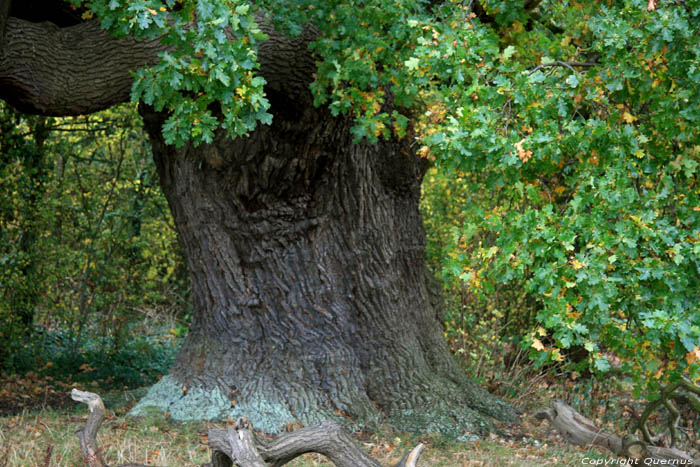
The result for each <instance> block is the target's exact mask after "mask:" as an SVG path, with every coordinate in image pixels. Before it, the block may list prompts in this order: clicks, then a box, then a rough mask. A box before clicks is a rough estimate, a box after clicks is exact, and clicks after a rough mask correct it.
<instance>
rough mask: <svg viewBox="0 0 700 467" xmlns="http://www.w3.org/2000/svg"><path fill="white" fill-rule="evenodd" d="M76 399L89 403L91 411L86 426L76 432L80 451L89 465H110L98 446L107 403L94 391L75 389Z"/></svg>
mask: <svg viewBox="0 0 700 467" xmlns="http://www.w3.org/2000/svg"><path fill="white" fill-rule="evenodd" d="M70 396H71V399H73V400H74V401H78V402H82V403H84V404H87V406H88V409H90V413H89V414H88V419H87V422H86V423H85V426H81V427H80V428H78V429H77V430H75V432H76V433H77V435H78V439H79V440H80V451H81V452H82V453H83V458H84V459H85V463H86V465H87V466H88V467H108V466H107V464H105V462H104V460H102V456H100V451H99V448H98V446H97V430H99V429H100V425H102V421H103V420H104V418H105V405H104V403H103V402H102V398H101V397H100V396H99V395H97V394H95V393H94V392H85V391H80V390H78V389H73V390H72V391H71V393H70ZM117 467H148V466H146V465H144V464H122V465H119V466H117Z"/></svg>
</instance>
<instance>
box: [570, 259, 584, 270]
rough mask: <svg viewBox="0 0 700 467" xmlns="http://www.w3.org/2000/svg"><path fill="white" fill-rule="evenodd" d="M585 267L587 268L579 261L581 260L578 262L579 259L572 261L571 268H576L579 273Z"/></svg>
mask: <svg viewBox="0 0 700 467" xmlns="http://www.w3.org/2000/svg"><path fill="white" fill-rule="evenodd" d="M584 266H585V264H583V263H582V262H581V261H579V260H577V259H575V260H573V261H571V267H572V268H574V269H575V270H577V271H578V270H579V269H581V268H582V267H584Z"/></svg>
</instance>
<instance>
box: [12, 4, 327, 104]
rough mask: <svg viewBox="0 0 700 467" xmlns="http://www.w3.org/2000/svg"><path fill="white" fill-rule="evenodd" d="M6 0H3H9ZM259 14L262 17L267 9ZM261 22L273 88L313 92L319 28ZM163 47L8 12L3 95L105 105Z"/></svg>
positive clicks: (93, 24)
mask: <svg viewBox="0 0 700 467" xmlns="http://www.w3.org/2000/svg"><path fill="white" fill-rule="evenodd" d="M2 1H3V3H2V5H3V6H4V5H5V3H6V1H7V0H2ZM0 19H1V18H0ZM258 19H259V20H261V21H262V16H259V17H258ZM0 27H2V24H0ZM261 29H263V30H264V31H265V32H266V33H267V34H268V35H269V37H270V39H269V40H267V41H265V42H263V43H262V44H260V47H259V51H258V55H259V58H260V64H261V74H262V75H263V76H264V77H265V79H266V80H267V81H268V86H267V87H266V89H267V91H268V93H270V92H273V93H274V92H277V93H279V94H284V95H286V98H287V99H288V98H290V97H291V98H293V99H298V98H299V97H300V96H302V95H303V96H304V97H305V98H307V99H310V93H309V91H308V85H309V83H311V80H312V74H313V71H314V70H315V64H314V60H313V56H312V55H311V53H310V52H309V50H308V47H307V46H308V44H309V42H310V41H311V40H313V39H314V38H315V37H316V35H317V31H316V30H315V29H314V28H311V27H307V28H306V29H305V30H304V32H303V33H302V34H301V35H300V36H298V37H296V38H294V39H291V40H290V39H287V38H286V37H285V36H284V35H282V34H278V33H275V32H274V31H273V30H272V26H271V25H270V24H263V25H262V26H261ZM161 50H165V49H164V46H163V45H161V44H160V40H159V39H153V40H150V41H139V42H137V41H134V40H131V39H116V38H114V37H112V36H110V35H109V34H108V33H107V32H105V31H103V30H102V29H101V28H100V26H99V24H98V22H97V21H87V22H84V23H80V24H77V25H75V26H69V27H64V28H59V27H57V26H56V25H54V24H52V23H49V22H44V23H31V22H28V21H24V20H21V19H18V18H15V17H9V18H8V19H7V27H6V34H5V38H4V41H2V37H0V99H3V100H5V101H7V102H8V103H9V104H10V105H12V106H13V107H15V108H17V109H19V110H21V111H23V112H27V113H32V114H41V115H55V116H63V115H81V114H87V113H91V112H96V111H99V110H103V109H106V108H108V107H111V106H113V105H115V104H119V103H121V102H126V101H128V100H129V98H130V91H131V85H132V82H133V78H132V76H131V72H132V71H135V70H137V69H138V68H141V67H143V66H148V65H150V64H154V63H155V62H156V61H157V60H158V57H157V53H158V52H159V51H161ZM272 100H273V104H274V100H275V99H272Z"/></svg>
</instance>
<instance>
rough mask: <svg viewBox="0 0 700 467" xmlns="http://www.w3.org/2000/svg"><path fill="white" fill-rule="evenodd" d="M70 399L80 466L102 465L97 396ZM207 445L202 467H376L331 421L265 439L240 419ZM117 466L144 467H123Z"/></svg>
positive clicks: (404, 465) (407, 459) (408, 463)
mask: <svg viewBox="0 0 700 467" xmlns="http://www.w3.org/2000/svg"><path fill="white" fill-rule="evenodd" d="M71 398H72V399H73V400H75V401H78V402H83V403H85V404H87V405H88V408H89V409H90V412H89V414H88V420H87V423H86V424H85V426H83V427H80V428H78V429H77V430H76V433H77V434H78V439H79V440H80V450H81V452H82V454H83V458H84V459H85V462H86V464H87V465H88V467H107V464H105V462H104V460H103V459H102V457H101V455H100V451H99V448H98V446H97V430H98V429H99V428H100V425H101V424H102V421H103V420H104V417H105V406H104V403H103V402H102V398H101V397H100V396H99V395H97V394H95V393H92V392H83V391H79V390H77V389H73V390H72V391H71ZM209 447H210V449H211V451H212V455H211V459H212V461H211V463H209V464H204V466H203V467H233V466H236V467H279V466H282V465H284V464H286V463H288V462H290V461H291V460H292V459H294V458H296V457H298V456H300V455H302V454H305V453H307V452H317V453H319V454H323V455H324V456H326V457H328V458H329V459H330V460H331V461H332V462H333V463H334V464H335V465H337V466H338V467H380V464H379V462H377V461H376V460H375V459H373V458H372V457H370V456H369V455H368V454H367V453H366V452H364V451H363V450H362V449H361V448H360V447H359V446H357V444H356V443H355V441H354V440H353V439H352V437H350V435H348V434H347V433H346V432H344V431H343V430H342V429H341V427H340V425H338V424H337V423H334V422H324V423H321V424H319V425H314V426H311V427H308V428H302V429H301V430H297V431H294V432H292V433H284V434H281V435H279V436H277V437H276V438H275V439H273V440H271V441H266V440H261V439H259V438H258V437H256V436H255V433H254V432H253V430H252V427H251V424H250V421H249V420H248V419H246V418H241V419H239V420H238V421H237V422H236V424H235V426H234V428H233V429H232V430H209ZM424 448H425V446H423V444H419V445H418V446H416V447H415V448H413V450H411V452H409V453H408V454H406V455H405V456H404V458H403V459H401V462H399V463H398V464H396V466H395V467H416V466H417V465H418V464H417V463H418V458H419V457H420V454H421V452H422V451H423V449H424ZM118 467H147V466H144V465H143V464H123V465H121V466H118Z"/></svg>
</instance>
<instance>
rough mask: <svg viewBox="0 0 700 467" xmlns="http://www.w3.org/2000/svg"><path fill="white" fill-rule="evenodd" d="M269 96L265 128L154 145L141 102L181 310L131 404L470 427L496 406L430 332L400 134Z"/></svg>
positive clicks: (433, 318) (411, 172) (223, 413)
mask: <svg viewBox="0 0 700 467" xmlns="http://www.w3.org/2000/svg"><path fill="white" fill-rule="evenodd" d="M271 96H272V104H273V109H272V110H273V114H274V119H273V124H272V125H271V126H264V127H261V128H259V129H258V130H256V131H255V132H254V133H253V134H252V135H251V136H250V137H249V138H247V139H244V140H236V141H231V140H230V139H228V138H227V137H226V136H225V135H223V134H219V135H218V136H217V138H216V140H215V142H214V143H213V144H210V145H204V146H201V147H199V148H195V147H193V146H191V145H186V146H185V147H184V148H182V149H177V148H175V147H173V146H166V145H165V144H164V142H163V139H162V136H161V124H162V122H163V118H164V116H162V115H157V114H155V113H153V112H151V111H149V110H143V111H142V113H143V116H144V120H145V123H146V128H147V130H148V132H149V135H150V138H151V142H152V146H153V153H154V157H155V160H156V164H157V167H158V170H159V173H160V177H161V184H162V187H163V190H164V192H165V195H166V197H167V199H168V201H169V203H170V207H171V209H172V212H173V215H174V219H175V223H176V225H177V227H178V229H179V234H180V238H181V240H182V242H183V245H184V249H185V253H186V256H187V261H188V264H189V268H190V271H191V276H192V277H191V279H192V280H191V283H192V297H193V301H194V315H193V322H192V326H191V328H190V331H189V334H188V336H187V338H186V340H185V343H184V344H183V348H182V350H181V352H180V355H179V357H178V358H177V361H176V363H175V366H174V368H173V369H172V371H171V373H170V375H169V376H167V377H166V378H164V379H163V380H162V381H161V382H160V383H159V384H158V385H156V386H155V387H154V388H153V390H152V391H151V393H150V394H149V396H147V397H146V398H145V399H144V400H143V401H142V402H141V404H139V406H137V407H136V408H135V409H134V411H133V413H135V414H139V413H142V412H143V409H144V408H145V407H146V406H148V405H155V406H157V407H160V408H162V409H167V410H169V411H170V413H171V414H172V416H173V417H175V418H181V419H190V418H196V419H201V418H216V417H227V416H231V417H238V416H242V415H245V416H247V417H249V418H250V419H251V421H252V422H253V424H254V425H255V426H256V427H257V428H261V429H264V430H266V431H270V432H275V431H278V430H280V429H281V428H283V427H284V426H285V425H286V424H288V423H292V422H294V421H295V420H301V421H302V422H304V423H312V422H317V421H320V420H322V419H325V418H327V417H333V416H336V415H335V414H342V415H348V416H349V417H351V418H352V419H353V420H356V421H358V422H361V423H366V422H368V421H371V420H378V419H379V418H378V417H379V415H380V414H381V413H382V412H386V413H389V414H391V415H392V417H393V418H391V421H392V422H393V423H395V424H398V425H399V426H401V427H403V428H408V429H411V428H412V429H415V430H421V429H426V428H432V429H441V428H448V427H449V428H456V427H457V426H459V425H462V427H461V428H458V430H466V431H472V432H473V431H477V430H478V429H479V426H478V425H476V424H473V422H474V421H475V420H476V419H477V418H478V416H477V415H476V413H475V412H473V411H472V409H477V410H478V411H479V412H481V413H488V414H490V415H494V416H497V417H499V418H504V417H507V416H509V415H510V411H509V409H508V408H507V407H506V406H505V405H504V404H502V403H500V402H499V401H497V400H496V399H495V398H493V397H491V396H489V395H488V394H487V393H485V392H484V391H482V390H480V389H478V388H477V387H476V386H475V385H473V384H470V383H468V382H467V380H466V378H464V376H463V375H462V374H461V372H460V370H459V369H458V368H457V367H456V366H455V365H454V363H453V360H452V357H451V355H450V354H449V352H448V349H447V346H446V343H445V341H444V338H443V335H442V334H443V330H442V325H441V320H440V313H439V306H438V303H436V300H435V298H434V296H431V292H430V290H429V287H428V283H429V280H428V278H429V273H428V271H427V269H426V266H425V250H424V247H425V244H424V243H425V235H424V232H423V227H422V221H421V216H420V213H419V211H418V200H419V196H420V183H421V179H422V176H423V173H424V170H425V168H426V167H425V164H424V161H423V160H421V159H420V158H419V157H417V156H416V155H415V153H414V152H413V151H412V150H411V148H410V147H409V146H410V141H409V138H406V139H404V140H403V141H390V142H380V143H379V144H376V145H370V144H365V143H361V144H353V143H352V142H351V135H350V132H349V127H350V123H349V121H347V120H345V119H336V118H332V117H331V116H330V115H329V114H328V113H327V112H326V111H324V110H320V109H315V108H313V106H311V105H310V104H308V102H306V101H305V100H300V101H294V102H292V101H287V100H285V99H284V98H283V97H281V96H279V95H275V94H274V93H271ZM305 102H306V103H305ZM212 401H216V404H212Z"/></svg>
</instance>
